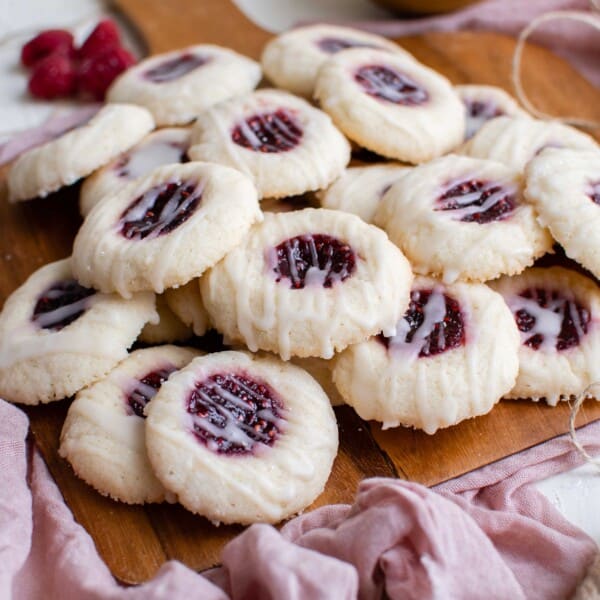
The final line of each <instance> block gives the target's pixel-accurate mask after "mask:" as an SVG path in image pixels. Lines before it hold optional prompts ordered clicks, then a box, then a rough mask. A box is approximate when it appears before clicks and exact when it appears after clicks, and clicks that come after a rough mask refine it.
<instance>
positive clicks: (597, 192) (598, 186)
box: [588, 181, 600, 204]
mask: <svg viewBox="0 0 600 600" xmlns="http://www.w3.org/2000/svg"><path fill="white" fill-rule="evenodd" d="M588 195H589V197H590V199H591V200H592V202H595V203H596V204H600V181H596V182H595V183H592V184H591V185H590V189H589V192H588Z"/></svg>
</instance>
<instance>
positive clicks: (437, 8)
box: [374, 0, 480, 15]
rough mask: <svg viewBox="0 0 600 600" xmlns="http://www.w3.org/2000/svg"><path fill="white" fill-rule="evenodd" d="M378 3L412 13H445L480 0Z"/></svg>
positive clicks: (386, 1) (379, 0)
mask: <svg viewBox="0 0 600 600" xmlns="http://www.w3.org/2000/svg"><path fill="white" fill-rule="evenodd" d="M374 1H375V2H376V3H377V4H380V5H381V6H385V8H390V9H392V10H394V11H397V12H404V13H412V14H415V15H417V14H419V15H425V14H433V13H444V12H450V11H453V10H458V9H459V8H464V7H465V6H468V5H469V4H475V3H476V2H479V1H480V0H374Z"/></svg>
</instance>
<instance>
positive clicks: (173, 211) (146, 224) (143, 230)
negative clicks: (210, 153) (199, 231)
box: [120, 181, 203, 240]
mask: <svg viewBox="0 0 600 600" xmlns="http://www.w3.org/2000/svg"><path fill="white" fill-rule="evenodd" d="M202 189H203V188H202V186H201V185H199V184H198V183H196V182H191V181H182V182H171V183H161V184H159V185H156V186H154V187H152V188H150V189H149V190H147V191H146V192H145V193H144V194H142V195H141V196H140V197H139V198H136V199H135V200H134V201H133V202H132V203H131V204H130V205H129V206H128V207H127V208H126V209H125V211H124V212H123V214H122V215H121V220H120V226H121V229H120V232H121V235H122V236H123V237H125V238H127V239H128V240H143V239H146V238H148V237H149V238H155V237H158V236H159V235H163V234H165V233H170V232H171V231H173V230H174V229H176V228H177V227H179V226H180V225H181V224H183V223H185V222H186V221H187V220H188V219H189V218H190V217H191V216H192V214H193V213H194V211H195V210H196V209H197V208H198V205H199V204H200V200H201V199H202Z"/></svg>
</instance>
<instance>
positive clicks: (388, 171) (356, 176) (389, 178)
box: [317, 164, 410, 223]
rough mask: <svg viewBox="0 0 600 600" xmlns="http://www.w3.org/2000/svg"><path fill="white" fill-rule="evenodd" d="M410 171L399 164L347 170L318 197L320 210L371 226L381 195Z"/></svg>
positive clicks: (319, 193)
mask: <svg viewBox="0 0 600 600" xmlns="http://www.w3.org/2000/svg"><path fill="white" fill-rule="evenodd" d="M409 170H410V167H407V166H403V165H398V164H377V165H371V166H368V167H349V168H348V169H346V170H345V171H344V172H343V173H342V174H341V176H340V177H339V178H338V179H336V180H335V181H334V182H333V183H332V184H331V185H330V186H329V187H328V188H327V189H326V190H323V191H321V192H317V197H318V199H319V202H320V204H321V206H322V207H323V208H331V209H333V210H343V211H345V212H349V213H352V214H354V215H357V216H359V217H360V218H361V219H362V220H363V221H365V222H366V223H372V222H373V217H374V216H375V212H376V211H377V208H378V206H379V203H380V202H381V199H382V198H383V195H384V194H385V193H386V192H387V191H388V190H389V189H390V187H391V186H392V184H393V183H395V182H396V181H398V179H400V177H402V176H403V175H405V174H406V173H408V171H409Z"/></svg>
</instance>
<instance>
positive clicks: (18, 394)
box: [0, 259, 158, 404]
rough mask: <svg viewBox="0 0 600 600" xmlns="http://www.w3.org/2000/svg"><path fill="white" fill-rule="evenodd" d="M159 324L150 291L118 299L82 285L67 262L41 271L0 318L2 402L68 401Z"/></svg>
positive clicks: (14, 295)
mask: <svg viewBox="0 0 600 600" xmlns="http://www.w3.org/2000/svg"><path fill="white" fill-rule="evenodd" d="M157 318H158V316H157V314H156V311H155V308H154V294H152V293H149V292H146V293H140V294H136V295H135V296H133V297H132V298H131V299H130V300H123V299H122V298H120V297H119V296H117V295H115V294H100V293H98V292H96V291H95V290H93V289H89V288H86V287H83V286H82V285H80V284H79V283H77V281H76V280H75V279H74V277H73V273H72V271H71V259H64V260H60V261H58V262H53V263H50V264H48V265H46V266H44V267H42V268H41V269H39V270H37V271H36V272H35V273H33V275H31V276H30V277H29V279H28V280H27V281H26V282H25V283H24V284H23V285H22V286H21V287H19V288H18V289H17V290H15V291H14V292H13V293H12V294H11V295H10V297H9V298H8V299H7V300H6V303H5V304H4V308H3V309H2V313H0V398H4V399H5V400H8V401H10V402H20V403H23V404H39V403H45V402H51V401H52V400H60V399H62V398H66V397H68V396H71V395H73V394H74V393H75V392H78V391H79V390H80V389H81V388H83V387H85V386H86V385H90V384H91V383H94V382H95V381H97V380H98V379H100V378H102V377H104V375H106V373H108V372H109V371H110V370H111V369H112V368H113V367H114V366H115V365H116V364H117V363H118V362H119V361H121V360H122V359H123V358H125V357H126V356H127V348H129V346H130V345H131V344H132V343H133V342H134V340H135V338H136V337H137V336H138V334H139V332H140V330H141V329H142V327H143V326H144V324H145V323H147V322H148V321H155V320H156V319H157Z"/></svg>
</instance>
